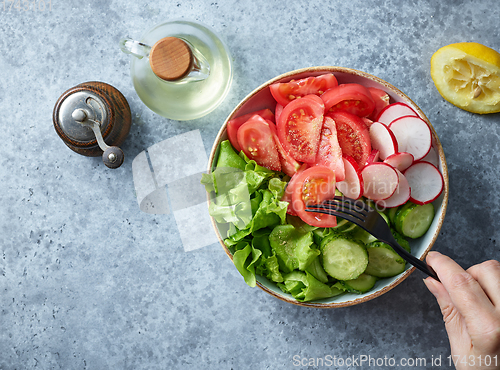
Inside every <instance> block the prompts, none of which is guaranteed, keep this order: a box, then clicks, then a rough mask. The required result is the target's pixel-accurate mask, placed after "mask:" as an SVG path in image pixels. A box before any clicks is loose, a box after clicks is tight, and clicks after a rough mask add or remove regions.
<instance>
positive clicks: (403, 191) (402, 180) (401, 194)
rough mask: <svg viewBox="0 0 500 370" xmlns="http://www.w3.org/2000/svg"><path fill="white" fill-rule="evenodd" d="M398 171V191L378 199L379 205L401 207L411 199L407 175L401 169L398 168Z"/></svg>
mask: <svg viewBox="0 0 500 370" xmlns="http://www.w3.org/2000/svg"><path fill="white" fill-rule="evenodd" d="M396 172H397V174H398V178H399V182H398V187H397V189H396V191H395V192H394V194H392V195H391V196H390V197H389V198H387V199H385V200H379V201H377V206H379V207H383V208H394V207H399V206H401V205H403V204H405V203H406V202H408V200H409V199H410V195H411V188H410V184H409V183H408V180H407V179H406V177H405V175H403V174H402V173H401V171H399V170H398V169H396Z"/></svg>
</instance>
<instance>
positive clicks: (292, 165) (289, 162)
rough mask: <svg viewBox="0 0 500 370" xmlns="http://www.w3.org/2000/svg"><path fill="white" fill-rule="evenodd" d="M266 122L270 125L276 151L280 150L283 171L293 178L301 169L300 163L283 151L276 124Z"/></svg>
mask: <svg viewBox="0 0 500 370" xmlns="http://www.w3.org/2000/svg"><path fill="white" fill-rule="evenodd" d="M266 122H267V123H268V124H269V128H270V129H271V133H272V135H273V139H274V143H275V144H276V149H277V150H278V156H279V159H280V163H281V171H282V172H284V173H285V174H287V175H288V176H290V177H292V176H293V175H294V174H295V173H296V172H297V170H298V169H299V168H300V163H299V162H297V161H296V160H295V159H293V158H292V156H291V155H290V154H288V153H287V151H286V150H285V149H283V145H281V142H280V140H279V139H278V133H277V132H276V126H275V124H274V123H272V122H271V121H268V120H266Z"/></svg>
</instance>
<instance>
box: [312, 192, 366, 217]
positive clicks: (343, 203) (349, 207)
mask: <svg viewBox="0 0 500 370" xmlns="http://www.w3.org/2000/svg"><path fill="white" fill-rule="evenodd" d="M306 210H307V211H311V212H319V213H324V214H329V215H332V216H338V217H341V218H344V219H346V220H348V221H352V222H355V223H356V222H357V223H359V222H364V221H365V218H366V216H367V214H368V212H369V211H370V210H371V208H370V206H368V205H367V204H366V203H365V202H363V201H362V200H355V199H351V198H346V197H341V196H336V197H334V198H333V199H328V200H325V201H324V202H322V203H320V204H315V205H308V206H307V207H306Z"/></svg>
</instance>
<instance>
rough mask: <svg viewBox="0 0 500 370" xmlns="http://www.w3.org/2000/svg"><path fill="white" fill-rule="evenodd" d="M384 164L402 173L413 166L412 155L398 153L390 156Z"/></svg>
mask: <svg viewBox="0 0 500 370" xmlns="http://www.w3.org/2000/svg"><path fill="white" fill-rule="evenodd" d="M384 162H385V163H387V164H390V165H391V166H392V167H394V168H395V169H397V170H399V171H401V172H404V171H405V170H406V169H407V168H408V167H410V166H411V165H412V164H413V155H411V154H410V153H406V152H399V153H396V154H393V155H390V156H389V157H387V158H386V159H384Z"/></svg>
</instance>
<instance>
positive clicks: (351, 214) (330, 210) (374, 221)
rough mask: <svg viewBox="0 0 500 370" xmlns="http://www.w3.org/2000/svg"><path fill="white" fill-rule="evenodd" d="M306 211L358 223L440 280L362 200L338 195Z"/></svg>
mask: <svg viewBox="0 0 500 370" xmlns="http://www.w3.org/2000/svg"><path fill="white" fill-rule="evenodd" d="M306 211H308V212H315V213H323V214H327V215H332V216H337V217H340V218H343V219H345V220H347V221H350V222H352V223H354V224H356V225H358V226H359V227H361V228H362V229H364V230H366V231H367V232H369V233H370V234H371V235H373V236H374V237H376V238H377V239H378V240H380V241H382V242H384V243H386V244H389V245H390V246H391V247H392V248H393V249H394V251H395V252H396V253H397V254H399V255H400V256H401V257H402V258H403V259H404V260H405V261H406V262H409V263H410V264H412V265H413V266H415V267H416V268H418V269H419V270H420V271H423V272H424V273H426V274H427V275H429V276H431V277H433V278H434V279H436V280H437V281H439V278H438V276H437V274H436V272H435V271H434V270H433V269H432V267H430V266H429V265H428V264H427V263H425V262H424V261H421V260H420V259H418V258H417V257H415V256H413V255H411V254H410V253H408V252H407V251H406V250H405V249H404V248H403V247H401V246H400V245H399V244H398V243H397V242H396V239H394V236H393V235H392V232H391V230H390V229H389V225H388V224H387V222H386V221H385V220H384V218H383V217H382V216H381V215H380V214H379V213H378V212H377V211H376V210H375V209H373V208H372V207H370V206H369V205H368V204H366V203H365V202H363V201H362V200H355V199H351V198H347V197H341V196H336V197H334V198H333V199H328V200H325V201H324V202H323V203H320V204H314V205H308V206H307V207H306Z"/></svg>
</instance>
